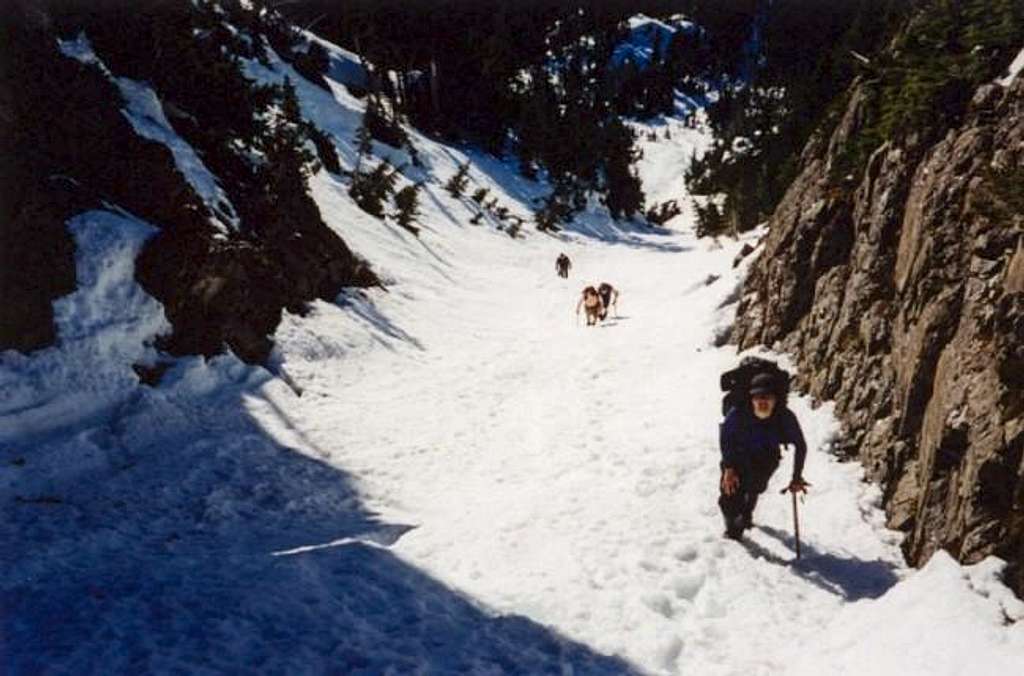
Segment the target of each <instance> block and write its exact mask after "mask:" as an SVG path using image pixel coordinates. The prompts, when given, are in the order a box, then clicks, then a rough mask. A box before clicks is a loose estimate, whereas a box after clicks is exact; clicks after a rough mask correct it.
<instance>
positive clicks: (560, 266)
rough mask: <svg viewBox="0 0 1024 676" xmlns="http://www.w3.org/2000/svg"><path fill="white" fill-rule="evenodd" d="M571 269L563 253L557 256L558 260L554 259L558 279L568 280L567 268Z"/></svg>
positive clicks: (570, 263)
mask: <svg viewBox="0 0 1024 676" xmlns="http://www.w3.org/2000/svg"><path fill="white" fill-rule="evenodd" d="M571 267H572V261H570V260H569V257H568V256H566V255H565V254H564V253H560V254H558V258H556V259H555V272H557V273H558V276H559V277H562V278H565V279H568V278H569V268H571Z"/></svg>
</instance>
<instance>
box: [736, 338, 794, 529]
mask: <svg viewBox="0 0 1024 676" xmlns="http://www.w3.org/2000/svg"><path fill="white" fill-rule="evenodd" d="M722 389H724V390H728V391H729V394H728V395H726V399H725V406H726V407H727V408H728V410H727V412H726V416H725V420H724V421H723V422H722V424H721V427H720V430H719V445H720V448H721V452H722V462H721V469H722V475H721V480H720V482H719V491H720V493H719V497H718V506H719V507H720V508H721V510H722V516H723V517H724V519H725V536H726V537H729V538H732V539H734V540H738V539H740V537H741V536H742V535H743V531H744V530H746V529H748V528H750V527H751V525H752V518H753V514H754V508H755V507H756V506H757V499H758V497H759V496H760V495H761V493H763V492H764V491H765V489H766V488H767V487H768V481H769V479H771V477H772V474H774V473H775V470H776V469H778V467H779V462H780V461H781V449H780V447H781V446H782V445H783V444H793V446H794V447H795V454H794V456H793V474H792V476H791V478H790V481H789V486H788V488H787V489H786V490H788V491H790V492H791V493H797V492H804V493H806V492H807V486H808V485H809V484H808V483H807V482H806V481H804V479H803V468H804V459H805V457H806V455H807V443H806V442H805V441H804V435H803V432H802V431H801V429H800V423H799V422H798V421H797V419H796V415H795V414H794V413H793V412H792V411H791V410H790V409H789V407H788V406H787V405H786V396H787V395H788V393H789V374H788V373H787V372H786V371H783V370H782V369H780V368H779V367H778V366H776V365H775V363H774V362H770V361H768V360H763V359H758V358H750V357H748V358H746V359H744V361H743V362H741V364H740V367H739V368H737V369H734V370H732V371H729V372H727V373H725V374H723V375H722Z"/></svg>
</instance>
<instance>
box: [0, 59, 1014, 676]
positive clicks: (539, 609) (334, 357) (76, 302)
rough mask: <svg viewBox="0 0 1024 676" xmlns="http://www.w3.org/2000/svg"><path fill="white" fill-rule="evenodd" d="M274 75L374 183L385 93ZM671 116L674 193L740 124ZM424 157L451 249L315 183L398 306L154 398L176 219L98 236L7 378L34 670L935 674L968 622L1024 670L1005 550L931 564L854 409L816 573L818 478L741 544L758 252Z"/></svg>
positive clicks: (16, 637) (428, 202)
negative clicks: (44, 337) (726, 373)
mask: <svg viewBox="0 0 1024 676" xmlns="http://www.w3.org/2000/svg"><path fill="white" fill-rule="evenodd" d="M332 60H334V61H337V62H339V63H340V62H341V61H342V60H343V55H342V54H341V53H340V52H338V53H337V54H334V55H332ZM248 72H249V74H250V76H253V77H258V78H262V79H265V80H274V81H280V80H282V79H283V78H284V77H285V76H288V77H289V78H290V79H291V80H292V81H293V82H295V83H296V88H297V92H298V94H299V97H300V102H301V105H302V110H303V112H304V114H305V115H307V116H309V117H310V118H312V119H314V120H315V121H316V122H317V124H318V125H320V126H321V127H322V128H323V129H324V130H326V131H328V132H329V133H331V134H332V135H333V137H334V140H335V142H336V144H337V146H338V150H339V153H340V155H341V158H342V162H343V164H344V165H345V166H348V167H351V165H352V163H353V162H354V159H355V158H354V153H353V150H352V148H351V145H350V144H351V142H352V139H353V137H354V134H355V127H356V125H358V123H359V121H360V114H361V112H362V103H361V102H360V101H359V100H358V99H355V98H353V97H351V96H349V95H348V94H347V93H346V92H345V91H344V89H343V88H341V87H340V86H332V91H333V96H332V95H329V94H328V93H327V92H325V91H324V90H323V89H320V88H317V87H314V86H312V85H310V84H308V83H306V82H305V81H304V80H302V79H301V78H300V77H299V76H298V75H297V74H296V73H295V72H294V71H292V70H291V69H290V68H289V67H287V66H286V65H284V64H283V63H281V62H280V61H279V60H273V61H272V63H271V66H270V67H269V68H265V67H261V66H258V65H257V64H252V65H251V66H250V68H249V71H248ZM650 128H651V129H654V130H655V131H657V133H658V140H657V141H651V142H649V143H650V145H649V146H646V147H645V161H644V163H642V164H641V165H640V167H639V169H640V171H641V174H642V177H643V178H644V180H645V183H646V184H647V185H648V186H649V193H650V194H651V195H652V196H655V198H656V199H658V200H662V199H669V198H683V197H684V195H683V194H682V190H683V183H682V173H683V166H682V162H684V161H685V160H686V158H688V157H689V156H690V152H691V150H692V149H693V148H695V147H697V148H700V147H702V144H704V143H706V141H707V139H704V138H701V136H700V134H699V132H697V131H694V130H684V129H683V127H682V125H681V123H679V122H678V121H675V120H661V121H659V122H658V123H657V124H656V125H651V126H650ZM665 131H669V132H670V134H669V135H668V138H666V135H665ZM413 143H414V144H415V145H416V147H417V148H418V149H419V152H420V154H421V157H422V159H423V164H424V167H423V168H422V169H417V168H412V167H410V168H408V169H407V172H408V175H407V177H406V178H405V179H403V180H404V181H407V182H411V181H423V182H424V189H423V195H422V203H423V215H422V216H421V218H420V225H421V226H422V231H421V235H420V237H419V238H416V237H414V236H413V235H411V234H409V233H408V232H407V231H405V230H403V229H402V228H400V227H398V226H396V225H395V224H394V223H392V222H390V221H388V222H381V221H379V220H377V219H374V218H372V217H370V216H368V215H366V214H365V213H363V212H361V211H359V210H358V209H357V208H356V207H355V206H354V205H353V204H352V201H351V199H350V198H349V196H348V194H347V185H346V182H345V179H344V178H342V177H340V176H338V175H332V174H329V173H327V172H321V173H320V174H318V175H317V176H316V177H314V180H313V184H312V188H313V192H314V196H315V198H316V200H317V202H318V204H319V205H320V209H321V211H322V213H323V217H324V219H325V221H326V222H327V223H328V225H330V226H331V227H332V228H335V229H336V230H337V231H338V232H339V233H341V234H342V235H343V236H344V238H345V240H346V242H348V243H349V244H350V246H351V247H352V249H353V250H354V251H355V252H356V253H358V254H360V255H361V256H363V257H365V258H366V259H367V260H370V261H372V262H373V264H374V266H375V267H376V268H377V269H378V270H379V271H380V272H381V276H382V278H384V279H386V280H387V286H386V289H374V290H367V291H359V292H352V293H346V294H343V295H341V296H340V297H339V298H338V299H337V300H336V302H333V303H327V302H318V303H314V304H313V306H312V308H311V310H310V312H309V314H308V315H307V316H304V317H298V316H288V317H287V318H286V320H285V321H284V322H283V323H282V325H281V327H280V329H279V331H278V333H277V336H276V338H277V342H278V347H277V349H276V352H275V354H274V358H273V366H272V369H273V371H274V373H273V374H272V373H270V372H269V371H267V370H264V369H260V368H254V367H249V366H246V365H244V364H242V363H241V362H239V361H238V360H237V359H235V358H234V357H232V356H230V355H228V356H224V357H219V358H216V359H213V360H210V361H209V362H203V361H202V360H200V359H179V360H177V361H176V362H175V364H174V365H173V366H172V367H171V369H170V370H169V371H168V373H167V374H166V375H165V376H164V378H163V380H162V382H161V384H160V385H159V386H158V387H156V388H148V387H141V386H134V385H133V384H132V383H129V384H128V385H125V384H124V383H125V379H126V378H130V371H129V369H130V366H129V362H131V361H132V360H140V361H146V359H147V358H148V357H147V355H149V354H150V352H149V350H150V349H151V348H149V347H147V343H148V342H149V341H150V340H151V339H152V337H153V336H154V335H155V334H156V333H157V332H158V331H160V330H162V329H163V328H164V323H163V320H162V313H161V312H160V309H159V305H158V304H155V302H154V301H152V299H148V298H147V297H145V294H144V293H142V292H141V290H139V289H138V287H137V286H135V285H134V282H133V280H132V276H131V269H132V264H131V261H132V259H133V257H134V253H135V252H136V251H137V249H138V246H139V243H140V242H141V241H142V239H143V238H144V237H146V236H147V232H148V228H147V227H146V226H145V225H143V224H141V223H139V222H138V221H135V220H132V219H130V218H129V217H127V216H118V217H114V216H110V215H102V216H99V215H93V216H88V217H83V218H82V219H80V220H79V221H76V223H74V224H72V230H73V232H74V233H75V236H76V238H77V242H78V244H79V246H78V257H79V270H80V276H79V279H80V283H81V286H80V289H79V291H78V292H77V293H76V294H75V295H74V296H72V297H69V298H68V299H67V302H68V305H67V308H68V309H67V312H64V311H61V312H59V313H58V314H59V315H60V316H61V317H62V320H61V322H60V331H61V335H60V338H61V344H60V345H59V346H58V347H54V348H51V349H48V350H44V351H42V352H40V353H38V354H36V355H35V356H33V357H28V358H26V357H20V356H17V355H14V354H13V353H4V354H3V355H2V362H0V385H2V386H3V395H2V398H0V430H3V435H2V436H0V439H2V443H3V446H2V450H0V487H2V488H0V500H2V501H3V508H4V513H5V519H4V520H3V522H2V523H0V560H2V561H3V564H4V570H5V576H4V578H3V581H2V582H0V594H2V596H0V616H2V622H3V627H2V631H0V660H2V661H0V665H2V668H0V671H5V672H7V673H14V674H21V673H47V672H53V673H167V672H185V673H224V672H255V673H263V672H269V673H278V672H280V673H365V674H379V673H388V672H391V673H409V672H425V673H463V672H465V673H529V674H534V673H585V674H591V673H603V674H621V673H632V672H650V673H700V674H715V673H721V674H728V673H745V674H750V673H754V674H769V673H789V672H790V671H793V670H796V671H799V672H800V673H803V672H810V671H811V670H812V669H813V670H814V671H815V672H816V673H846V672H850V671H851V670H852V669H853V668H856V667H857V666H858V665H871V667H872V668H871V673H892V674H907V673H921V672H922V665H923V664H924V661H923V660H924V658H923V656H926V655H929V654H933V655H947V654H949V651H950V650H951V647H952V646H953V645H954V644H953V642H952V639H953V638H954V637H953V636H952V632H955V634H956V636H955V640H956V641H957V643H956V644H955V645H956V646H960V647H961V650H962V651H963V653H964V654H966V655H967V658H969V659H966V658H965V659H963V660H961V659H948V660H942V661H937V662H929V663H928V665H927V670H928V673H930V674H953V673H965V672H967V671H973V670H977V672H978V673H993V672H995V671H997V670H1002V671H1005V672H1009V671H1010V670H1011V669H1012V667H1013V665H1015V664H1020V663H1021V660H1022V659H1024V621H1022V620H1024V607H1022V605H1021V604H1020V602H1018V601H1016V600H1015V599H1013V598H1012V596H1011V595H1010V594H1009V592H1008V591H1007V590H1006V589H1005V588H1004V587H1002V586H1001V585H1000V584H999V583H998V581H997V575H998V569H999V566H1000V564H999V562H998V561H996V560H990V561H987V562H985V563H983V564H981V565H979V566H977V567H975V568H973V569H964V568H961V567H959V566H956V565H954V564H952V563H951V562H950V561H948V559H941V558H940V559H937V560H936V561H934V562H933V564H932V565H930V566H929V567H927V568H926V569H924V570H923V571H920V572H916V573H915V572H912V571H908V570H906V569H905V568H904V567H903V565H902V563H901V559H900V556H899V550H898V536H897V535H896V534H894V533H892V532H889V531H886V530H885V529H884V527H883V515H882V514H881V512H880V511H879V510H878V509H877V503H878V495H877V492H876V490H875V489H873V488H872V487H870V486H867V485H866V484H864V483H862V482H861V480H860V470H859V468H858V467H856V466H854V465H851V464H840V463H838V462H837V461H836V460H835V459H833V458H832V457H831V456H829V455H828V453H827V447H828V442H829V438H830V435H832V434H833V433H834V430H835V423H834V420H833V419H832V417H831V415H830V413H829V409H828V407H827V406H826V407H820V408H817V409H812V407H811V406H810V402H808V401H807V400H805V399H803V398H800V397H794V400H793V401H792V406H793V408H794V410H795V411H796V412H797V414H798V416H799V417H800V420H801V422H802V423H803V425H804V430H805V433H806V435H807V437H808V441H809V443H810V446H811V451H810V454H809V457H808V462H807V467H806V471H805V474H806V476H807V478H808V480H809V481H811V483H812V484H813V487H812V492H811V494H810V496H809V497H808V498H807V500H806V502H805V503H804V504H802V505H801V506H800V509H801V512H800V514H801V535H802V547H803V552H804V558H803V559H802V560H801V561H800V562H794V561H793V558H794V551H793V544H794V543H793V540H792V535H791V533H792V514H791V511H790V504H789V502H788V499H787V498H783V497H782V496H780V495H779V494H778V489H779V487H780V482H781V481H783V478H784V476H785V474H786V473H787V472H788V469H789V467H788V463H789V462H790V460H789V458H786V459H785V460H784V463H785V464H784V466H783V468H782V469H781V470H780V472H779V475H778V476H777V477H776V480H775V482H774V483H773V484H772V485H771V486H770V487H769V490H768V492H767V493H766V495H765V496H764V498H763V501H762V505H761V506H760V507H759V508H758V512H757V514H756V521H757V526H756V528H754V530H753V531H752V533H751V536H750V538H749V540H748V541H747V542H746V543H744V544H739V543H734V542H732V541H725V540H723V539H722V538H721V524H720V519H719V516H718V508H717V505H716V502H715V500H716V497H717V481H718V453H717V433H718V430H717V423H718V420H719V417H720V416H719V414H720V393H719V392H718V391H717V379H718V374H719V373H720V372H721V371H722V370H724V369H726V368H728V367H730V366H732V365H733V364H734V363H735V361H736V354H735V351H734V350H732V349H730V348H728V347H726V348H716V347H714V346H713V342H714V336H715V335H716V334H717V332H718V331H720V330H721V328H722V326H723V325H724V324H725V323H727V322H728V320H729V313H730V312H731V311H732V308H733V306H732V305H731V302H734V301H735V298H734V297H733V293H734V289H735V288H736V285H737V282H738V280H739V278H740V276H741V275H742V274H743V270H744V269H745V266H746V265H748V264H749V259H748V262H746V263H744V264H742V265H741V266H740V267H738V268H734V267H733V260H734V257H735V255H736V254H737V252H738V251H739V249H740V247H741V246H742V245H743V244H744V242H743V241H739V242H733V241H727V242H722V243H715V242H710V241H705V240H696V239H695V238H694V237H693V236H692V234H690V228H689V227H688V226H689V222H688V216H687V215H686V214H683V215H681V216H679V217H678V218H677V219H675V220H674V221H672V222H671V225H672V226H673V228H674V229H673V230H670V231H651V230H649V229H647V228H646V227H644V226H640V225H637V224H624V225H622V224H615V223H612V222H610V221H609V220H608V219H607V218H606V216H605V215H604V214H603V213H602V212H601V211H600V210H598V209H592V210H591V211H590V212H588V213H587V214H586V215H585V217H584V218H582V219H580V221H579V223H578V224H577V225H575V226H574V228H573V229H572V230H571V231H569V232H567V233H564V234H563V235H561V236H559V237H552V236H549V235H541V234H538V233H535V232H534V231H533V230H527V231H526V236H525V237H523V238H520V239H516V240H513V239H511V238H509V237H508V235H507V234H506V233H505V232H502V231H500V230H498V228H497V224H496V223H492V222H487V221H485V222H484V223H482V224H480V225H473V224H471V223H470V222H469V221H470V218H471V217H472V216H473V215H474V214H475V213H476V210H475V209H474V208H472V207H473V204H472V202H471V200H469V199H463V200H456V199H454V198H452V197H451V196H450V195H448V194H447V193H446V192H445V191H444V190H443V188H442V187H441V186H443V184H444V182H445V181H446V180H447V179H448V177H449V176H450V175H451V174H452V173H454V172H455V170H456V166H457V165H458V164H459V163H460V162H464V161H466V160H469V161H471V163H472V169H471V172H470V179H471V183H472V187H471V189H470V192H472V190H473V189H474V188H477V187H487V188H489V189H490V190H491V194H493V195H495V196H497V197H498V198H499V200H500V202H501V203H502V204H504V205H506V206H507V207H508V208H509V209H510V210H511V211H513V212H514V213H519V214H521V215H524V216H525V215H527V214H528V210H529V207H530V200H531V198H533V197H535V196H538V195H541V194H543V186H539V185H537V184H534V183H531V182H528V181H526V180H524V179H522V178H521V177H519V176H518V175H517V174H516V173H515V170H514V165H513V164H511V163H510V164H506V163H503V162H500V161H498V160H495V159H493V158H489V157H486V156H484V155H482V154H480V153H477V152H475V151H473V150H471V149H456V148H451V147H446V146H443V145H439V144H437V143H435V142H433V141H431V140H429V139H427V138H423V137H420V136H418V135H416V134H413ZM375 152H376V153H377V154H378V155H379V156H386V155H393V159H394V160H395V163H396V164H402V163H403V161H404V160H405V159H406V158H405V156H404V155H400V154H399V153H398V152H397V151H393V150H390V149H388V148H387V147H386V146H381V145H376V146H375ZM673 177H678V181H676V180H675V179H674V178H673ZM677 190H678V194H676V191H677ZM757 234H758V233H754V234H752V235H750V236H749V238H748V241H750V242H751V243H754V242H755V241H756V237H757ZM562 251H564V252H565V253H567V254H568V255H569V256H570V258H571V259H572V261H573V268H572V271H571V274H570V278H569V279H568V280H563V279H561V278H559V277H557V276H556V275H555V271H554V259H555V256H556V255H557V254H558V253H559V252H562ZM600 281H608V282H611V283H612V284H614V285H615V286H616V287H617V288H618V289H619V290H620V291H621V296H620V299H619V303H618V308H617V312H615V313H614V315H613V316H612V317H611V318H610V320H609V321H607V322H605V323H604V324H602V325H600V326H599V327H597V328H588V327H585V326H581V322H580V321H579V320H578V319H577V318H576V317H575V316H574V314H573V308H574V306H575V303H576V300H577V294H578V292H579V290H580V288H581V287H582V286H584V285H585V284H593V283H597V282H600ZM98 315H100V316H98ZM29 390H31V391H32V392H31V393H30V394H24V395H22V394H19V392H28V391H29ZM99 404H102V406H100V405H99ZM94 405H95V406H96V408H95V411H94V413H93V414H90V415H83V414H82V413H83V412H88V411H90V410H91V408H90V407H92V406H94ZM71 410H73V411H76V413H75V414H74V415H72V416H70V417H69V414H68V413H67V411H71ZM954 619H955V622H954V621H953V620H954ZM936 621H942V622H947V621H948V623H947V624H944V625H943V627H942V628H941V629H940V630H936V628H935V627H934V626H932V625H933V623H934V622H936ZM890 626H893V627H898V628H899V630H898V631H886V628H887V627H890ZM843 670H846V671H845V672H844V671H843ZM858 673H862V670H859V671H858Z"/></svg>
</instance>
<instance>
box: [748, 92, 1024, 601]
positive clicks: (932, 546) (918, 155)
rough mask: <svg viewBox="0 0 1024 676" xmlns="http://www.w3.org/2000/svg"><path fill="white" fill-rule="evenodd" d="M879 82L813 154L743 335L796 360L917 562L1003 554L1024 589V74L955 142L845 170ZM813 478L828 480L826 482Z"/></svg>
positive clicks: (875, 156)
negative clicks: (856, 171)
mask: <svg viewBox="0 0 1024 676" xmlns="http://www.w3.org/2000/svg"><path fill="white" fill-rule="evenodd" d="M866 99H867V94H866V89H865V85H864V84H863V83H861V82H856V83H855V84H854V86H853V87H852V88H851V92H850V95H849V97H848V99H847V106H846V110H845V114H843V115H842V117H841V119H840V121H839V122H838V124H836V125H835V127H834V129H832V130H830V132H829V133H821V134H819V135H818V136H816V137H815V138H812V140H811V141H810V142H809V143H808V145H807V147H806V148H805V150H804V152H803V156H802V158H801V162H802V171H801V172H800V174H799V176H798V178H797V179H796V180H795V181H794V183H793V184H792V186H791V187H790V188H789V190H788V192H787V194H786V196H785V198H784V199H783V201H782V202H781V203H780V205H779V207H778V208H777V210H776V211H775V213H774V214H773V216H772V218H771V220H770V230H769V234H768V235H767V236H766V238H765V240H764V241H763V243H762V250H761V253H760V256H759V258H758V259H757V261H756V262H755V263H754V265H753V266H752V268H751V273H750V275H749V277H748V279H747V281H746V283H745V286H744V288H743V292H742V297H741V300H740V303H739V306H738V310H737V321H736V326H735V328H734V332H733V339H734V340H735V341H736V342H737V343H738V344H739V345H740V347H742V348H747V347H751V346H753V345H757V344H766V345H770V346H773V347H774V348H776V349H780V350H783V351H786V352H789V353H792V354H793V355H794V356H795V358H796V361H797V363H798V365H799V375H798V378H797V384H798V386H799V387H801V388H803V389H804V390H806V391H807V392H809V393H810V394H811V395H813V396H814V397H815V398H816V399H819V400H826V399H828V400H834V401H835V403H836V410H837V414H838V415H839V416H840V418H841V420H842V421H843V432H842V434H841V438H840V439H839V440H838V442H837V444H836V448H837V451H838V452H839V453H841V454H843V455H845V456H846V457H850V458H858V459H859V460H860V461H861V462H862V463H863V464H864V466H865V467H866V470H867V474H868V477H869V478H870V479H871V480H874V481H877V482H879V483H880V484H881V485H882V486H883V492H884V497H885V506H886V509H887V513H888V517H889V522H890V525H891V526H892V527H895V528H898V529H900V530H903V531H904V532H906V534H907V537H906V540H905V541H904V551H905V554H906V556H907V558H908V560H909V561H910V562H912V563H914V564H921V563H923V562H924V561H926V560H927V559H928V557H929V556H930V555H931V554H932V553H933V552H934V551H935V550H937V549H945V550H947V551H949V552H950V553H952V554H953V555H954V556H955V557H957V558H958V559H959V560H960V561H963V562H974V561H977V560H979V559H981V558H983V557H984V556H986V555H989V554H995V555H998V556H1000V557H1002V558H1004V559H1006V560H1008V561H1009V562H1010V567H1009V571H1008V579H1007V582H1008V583H1009V584H1010V585H1011V586H1012V587H1013V588H1014V589H1015V590H1016V591H1017V593H1018V594H1021V593H1024V464H1022V451H1024V78H1017V79H1016V81H1014V82H1013V83H1012V84H1011V85H1009V86H1007V87H1004V86H1002V85H999V84H988V85H984V86H982V87H981V88H980V89H978V90H977V91H976V93H975V95H974V98H973V100H972V101H971V103H970V105H969V107H968V109H967V113H966V116H965V118H964V120H963V122H962V123H961V124H959V125H958V126H957V127H956V128H954V129H952V130H950V131H949V132H948V133H946V134H945V136H944V137H943V138H941V139H939V140H937V141H931V142H928V141H922V140H921V139H922V138H924V136H925V135H924V134H920V135H917V136H915V135H910V136H908V138H907V139H906V140H905V141H902V142H900V143H896V142H893V141H890V142H886V143H884V144H882V145H881V146H880V147H878V148H877V149H876V150H874V152H873V153H872V154H871V156H870V159H869V160H868V162H867V165H866V168H865V170H864V171H863V173H862V174H861V175H851V174H848V173H847V174H844V173H843V171H841V170H839V171H837V168H838V167H840V166H841V165H840V162H841V159H842V158H841V151H842V149H843V148H844V147H846V145H847V142H848V141H849V140H850V139H851V137H852V136H854V135H855V134H857V132H858V131H859V130H860V126H861V125H862V124H863V123H864V122H863V121H864V118H865V106H866ZM811 481H813V477H811Z"/></svg>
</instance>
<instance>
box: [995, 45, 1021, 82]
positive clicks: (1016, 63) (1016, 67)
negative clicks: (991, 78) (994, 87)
mask: <svg viewBox="0 0 1024 676" xmlns="http://www.w3.org/2000/svg"><path fill="white" fill-rule="evenodd" d="M1021 70H1024V49H1022V50H1020V53H1018V54H1017V56H1016V57H1015V58H1014V59H1013V62H1012V63H1010V66H1009V68H1008V69H1007V72H1006V76H1005V77H1002V78H1000V79H998V80H996V82H998V83H999V84H1001V85H1002V86H1004V87H1009V86H1010V85H1011V84H1013V81H1014V80H1015V79H1017V76H1018V75H1019V74H1020V72H1021Z"/></svg>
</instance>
